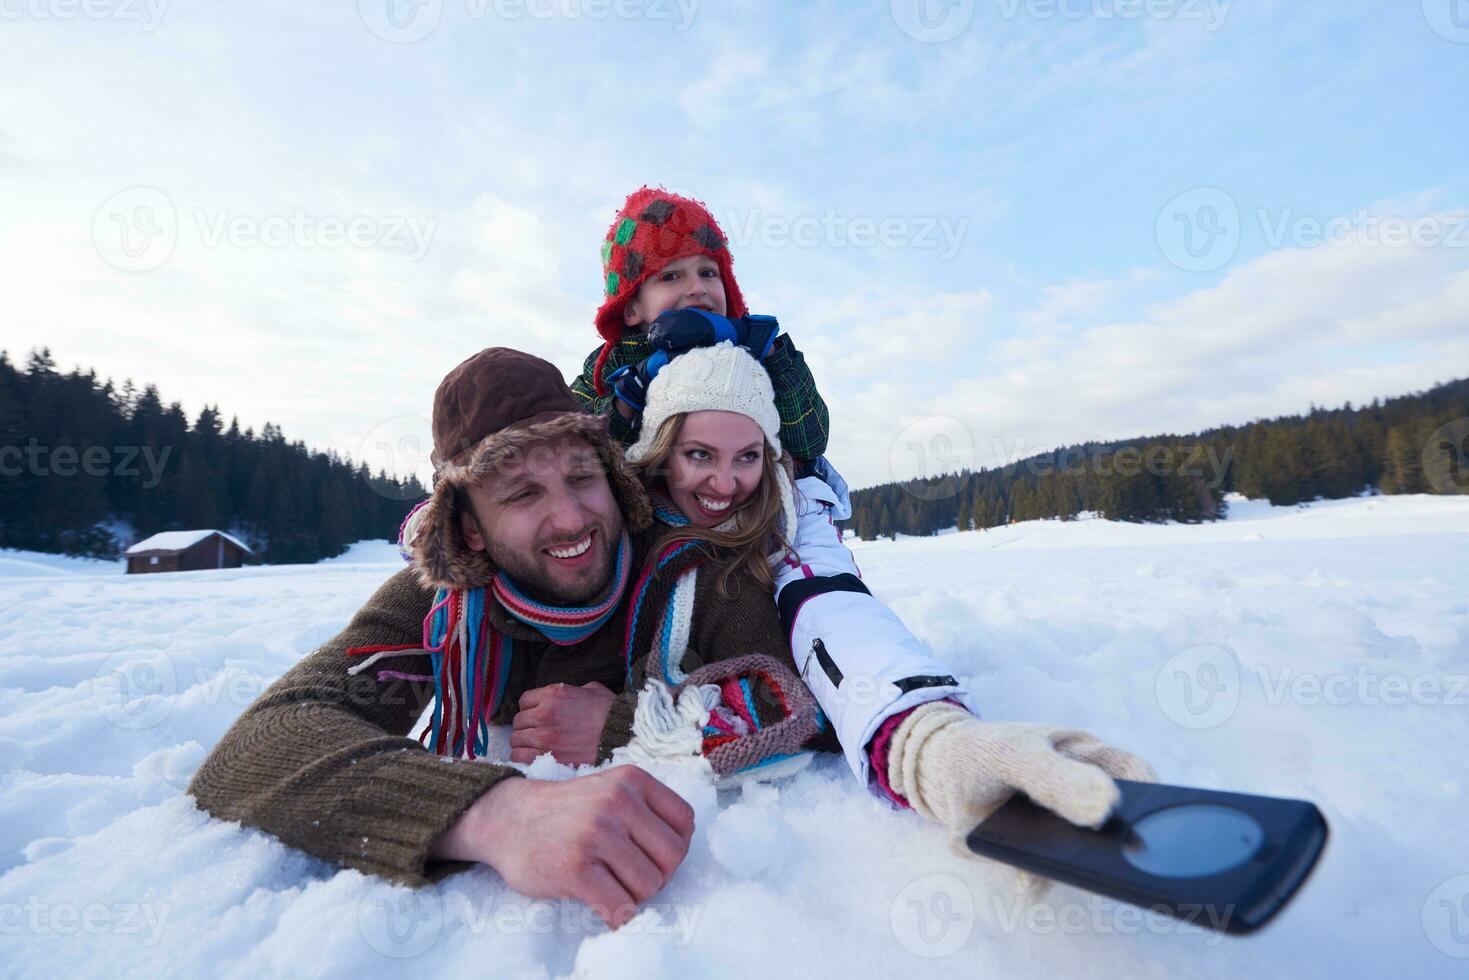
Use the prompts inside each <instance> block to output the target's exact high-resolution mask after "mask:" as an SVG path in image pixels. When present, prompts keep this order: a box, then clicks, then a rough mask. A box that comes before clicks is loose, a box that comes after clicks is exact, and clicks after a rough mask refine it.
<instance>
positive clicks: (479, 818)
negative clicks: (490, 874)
mask: <svg viewBox="0 0 1469 980" xmlns="http://www.w3.org/2000/svg"><path fill="white" fill-rule="evenodd" d="M693 833H694V811H693V809H692V808H691V807H690V806H689V805H688V804H687V803H685V802H684V801H683V799H682V798H681V797H680V796H679V795H678V794H677V793H675V792H673V790H671V789H669V788H668V787H666V786H664V785H663V784H662V783H660V782H658V780H656V779H654V778H653V777H652V776H650V775H648V774H647V773H646V772H644V771H643V770H641V769H639V768H637V767H636V766H616V767H614V768H612V769H607V770H604V771H602V772H597V773H593V774H592V775H590V776H580V777H578V778H576V779H568V780H566V781H564V782H544V781H541V780H535V779H519V778H511V779H506V780H504V781H502V782H500V783H499V784H498V785H497V786H495V788H494V789H492V790H490V791H489V792H488V793H486V794H485V795H484V796H481V797H480V798H479V799H478V800H476V801H475V802H474V804H473V805H471V806H470V808H469V809H468V810H466V811H465V812H464V815H463V816H461V817H460V818H459V820H458V821H457V822H455V824H454V826H452V827H450V828H449V830H448V831H447V832H446V833H445V834H444V835H443V837H441V838H440V839H439V841H438V842H437V843H436V844H435V845H434V848H433V851H432V852H431V853H432V856H433V857H435V858H442V859H449V860H460V861H479V862H482V863H484V864H488V865H489V866H490V867H492V868H494V869H495V870H497V871H498V872H500V875H501V877H503V878H504V879H505V883H506V884H507V885H509V886H510V887H511V888H513V889H515V890H516V891H517V892H520V893H521V894H522V895H527V896H529V897H531V898H574V899H577V900H578V901H581V902H585V903H586V904H587V905H590V906H591V907H592V908H593V909H594V910H596V912H597V914H598V915H600V916H601V917H602V919H603V921H605V922H606V923H607V924H608V925H609V926H611V927H612V928H614V929H615V928H617V927H618V926H620V925H622V924H623V923H625V922H627V921H628V920H629V919H631V918H632V917H633V916H634V915H636V914H637V906H638V905H639V904H641V903H642V902H646V901H647V900H648V899H649V898H652V897H653V896H654V895H656V894H657V893H658V891H659V890H660V889H661V888H662V887H663V886H664V885H665V884H667V883H668V880H669V879H670V878H672V877H673V873H674V871H676V870H677V869H678V866H679V864H680V863H681V862H682V861H683V859H684V856H685V855H686V854H688V851H689V840H690V839H691V838H692V837H693Z"/></svg>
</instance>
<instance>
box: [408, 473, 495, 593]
mask: <svg viewBox="0 0 1469 980" xmlns="http://www.w3.org/2000/svg"><path fill="white" fill-rule="evenodd" d="M459 520H460V518H459V503H458V495H457V494H456V493H455V491H454V486H453V484H451V483H450V482H449V481H448V480H440V481H439V482H438V485H437V486H435V487H434V493H433V496H432V497H430V498H429V501H428V504H427V506H425V507H423V508H422V509H421V510H420V511H419V512H418V513H417V514H415V515H414V520H413V521H412V522H411V523H410V526H409V527H408V528H406V529H405V533H404V543H405V544H406V545H407V547H408V550H409V551H410V552H411V553H412V555H413V567H414V571H415V572H416V573H417V574H418V580H419V581H420V582H422V583H423V584H424V586H426V587H427V588H430V589H450V590H453V589H478V588H481V587H483V586H486V585H489V584H490V580H491V579H493V578H494V577H495V571H496V569H495V565H494V562H492V561H490V556H489V554H488V553H487V552H484V551H475V550H473V549H471V548H470V547H469V545H468V544H467V543H466V542H465V540H464V533H463V531H462V530H461V529H460V527H459Z"/></svg>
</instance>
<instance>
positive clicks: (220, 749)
mask: <svg viewBox="0 0 1469 980" xmlns="http://www.w3.org/2000/svg"><path fill="white" fill-rule="evenodd" d="M663 530H664V531H666V529H663ZM654 533H656V532H654ZM637 544H641V545H642V547H636V548H635V555H636V557H637V560H638V561H639V562H640V561H641V559H642V556H643V555H645V554H646V553H647V551H646V547H647V544H648V543H647V542H646V541H643V542H637ZM634 567H635V568H636V567H638V566H637V565H635V566H634ZM717 578H718V576H717V575H715V574H713V573H712V572H711V573H708V574H701V575H700V576H699V581H698V586H697V588H696V590H695V603H694V604H695V612H694V619H693V623H692V628H691V633H690V638H689V653H688V655H687V657H686V658H685V661H684V663H685V666H686V669H691V668H692V667H693V666H697V664H699V663H710V662H713V661H716V660H724V659H728V658H730V657H737V656H743V655H745V654H750V653H764V654H767V655H770V656H774V657H777V658H779V659H781V660H783V661H785V662H786V663H787V664H788V665H790V666H791V667H792V669H794V664H792V662H791V654H790V648H789V645H788V643H787V640H786V638H785V635H784V633H783V631H782V630H781V626H780V620H779V617H778V615H777V612H776V608H775V603H774V602H773V601H772V599H771V595H770V591H769V590H768V589H765V588H762V587H761V586H760V585H759V583H757V582H755V581H754V580H753V579H750V578H747V577H745V578H742V576H741V575H738V574H737V575H735V576H734V578H735V579H736V580H739V588H738V592H737V594H736V595H735V596H734V597H733V598H726V597H725V596H723V595H722V594H721V593H720V592H719V590H718V587H717V582H716V580H717ZM629 591H631V589H629ZM653 591H654V592H660V591H661V590H659V589H654V590H653ZM650 598H655V597H650ZM432 599H433V594H432V593H431V592H429V591H427V590H426V589H424V588H423V587H422V586H420V585H419V584H418V582H417V580H416V579H415V577H414V575H413V572H412V570H411V569H404V570H403V571H401V572H398V573H397V574H396V575H394V576H393V577H392V578H390V579H388V580H387V581H386V582H384V583H383V585H382V586H381V587H380V588H379V589H378V590H377V592H376V593H374V594H373V596H372V598H371V599H369V600H368V602H367V604H366V605H365V606H363V607H362V608H361V609H360V610H358V612H357V614H356V615H355V616H353V617H352V621H351V622H350V623H348V624H347V627H346V628H345V629H344V630H342V632H340V633H338V634H337V635H336V636H334V637H333V638H332V639H331V640H329V641H327V642H326V644H324V645H323V646H322V647H321V648H320V649H319V650H317V651H316V652H315V653H312V654H311V655H309V656H308V657H306V658H305V659H303V660H302V661H301V662H300V663H298V664H297V665H296V666H295V667H293V668H291V669H290V670H289V671H287V672H286V674H285V675H284V676H283V677H281V678H280V680H278V681H276V683H274V684H273V685H271V687H270V688H269V689H268V690H267V691H266V692H265V693H264V694H262V695H261V696H260V698H259V699H258V700H256V701H255V703H254V704H252V705H250V707H249V708H247V709H246V710H245V712H244V713H243V714H241V715H240V717H239V719H237V720H236V721H235V723H234V725H233V726H231V728H230V730H229V731H228V732H226V733H225V734H224V737H223V738H221V739H220V741H219V744H217V745H216V746H215V747H214V749H213V751H212V752H210V754H209V756H208V758H206V759H205V760H204V764H203V765H202V766H201V767H200V768H199V771H198V772H197V773H196V774H195V775H194V779H193V781H192V782H191V783H190V785H189V793H190V794H191V795H193V796H194V797H195V799H196V800H197V801H198V803H199V805H200V806H201V807H203V808H204V809H205V810H207V811H209V812H210V813H211V814H213V815H214V816H216V817H219V818H221V819H224V820H235V821H239V822H241V823H243V824H246V825H248V826H251V827H258V828H259V829H261V830H264V831H266V832H268V833H270V834H273V835H275V836H276V837H278V838H280V839H281V840H282V841H284V842H285V843H286V844H289V845H291V846H292V847H296V848H299V849H300V850H303V851H305V852H307V853H308V854H312V855H315V856H316V857H319V858H322V859H324V860H327V861H330V862H332V863H335V864H339V865H345V866H347V867H352V868H357V869H359V870H361V871H365V872H370V873H372V874H377V875H381V876H383V877H386V878H390V879H393V880H396V881H401V882H404V883H411V884H422V883H424V882H425V881H426V880H427V881H436V880H439V879H440V878H442V877H444V876H446V875H448V874H452V873H454V872H456V871H461V870H464V869H465V868H468V867H470V865H469V864H467V863H465V862H441V861H429V858H428V854H429V851H430V849H431V848H432V847H433V844H434V842H435V841H436V840H437V839H438V838H439V836H440V835H442V834H443V833H444V831H446V830H447V829H448V828H449V827H450V826H451V825H452V824H453V823H454V821H455V820H457V819H458V818H459V816H460V815H461V814H462V813H463V812H464V811H465V810H466V809H468V808H469V806H470V804H471V803H473V802H474V801H475V800H476V799H478V798H479V797H480V796H481V795H483V794H484V793H486V792H488V791H489V790H490V789H491V788H492V787H493V786H495V785H496V784H497V783H498V782H499V781H500V780H502V779H505V778H508V777H511V776H516V775H518V772H517V771H516V770H515V769H513V768H510V767H509V766H501V765H494V764H490V763H486V762H483V761H473V762H471V761H469V760H466V759H445V758H442V757H439V756H437V755H435V754H433V753H432V752H430V751H429V750H427V749H425V748H423V747H422V746H421V745H420V744H419V743H418V741H417V740H416V738H410V737H406V736H408V735H410V729H411V728H412V726H413V724H414V722H415V721H416V720H417V719H418V717H419V716H420V715H421V714H422V712H423V709H424V707H425V706H426V705H427V704H428V702H429V701H430V700H431V699H432V698H433V685H432V684H427V683H423V682H413V681H403V680H392V679H389V680H386V681H381V682H380V681H378V680H377V678H376V675H375V673H374V672H373V671H372V669H371V668H369V669H368V670H367V671H363V672H362V673H361V674H358V675H356V676H350V675H348V673H347V668H348V667H349V666H351V665H352V664H353V663H356V662H359V661H349V660H348V658H347V656H346V651H347V650H348V649H349V648H353V647H362V646H404V645H407V644H417V643H419V642H421V639H422V634H423V619H424V617H425V616H426V615H427V614H428V611H429V608H430V606H431V605H432ZM655 601H656V598H655ZM488 608H489V615H490V617H491V622H492V624H493V626H494V627H495V628H496V629H499V630H501V631H502V632H504V633H505V634H507V635H509V636H511V637H512V638H513V639H514V641H515V643H514V659H513V660H512V662H511V666H510V673H509V680H508V687H507V691H506V696H505V699H504V701H503V702H502V705H501V710H500V712H499V713H498V714H497V715H496V717H495V719H494V721H495V722H496V723H497V724H509V722H510V719H511V718H512V717H513V716H514V714H515V712H516V711H517V710H518V702H519V700H520V696H521V695H522V694H523V693H525V692H526V691H528V690H530V689H532V688H536V687H543V686H546V685H548V684H554V683H557V682H564V683H567V684H585V683H588V682H591V681H598V682H600V683H602V684H605V685H606V686H607V687H608V688H610V689H611V690H613V691H615V692H621V693H620V694H619V696H618V698H617V699H616V701H615V702H614V704H613V707H612V711H611V712H610V714H609V716H608V719H607V725H606V728H605V729H604V731H603V736H602V745H601V749H600V757H601V758H604V759H605V758H606V757H607V756H608V755H610V753H611V751H612V749H613V748H614V747H616V746H618V745H624V744H626V743H627V742H628V741H629V739H630V738H631V724H632V714H633V708H634V707H635V706H636V691H625V692H624V691H623V686H624V671H625V668H624V663H623V660H622V655H621V643H622V638H623V635H624V628H625V615H626V605H624V608H623V609H622V610H620V611H619V613H618V614H617V615H614V616H613V618H612V619H611V620H609V621H608V623H607V624H606V625H605V626H603V627H602V629H600V630H599V631H597V632H596V633H594V634H593V635H592V636H590V637H588V638H587V639H586V640H584V641H583V642H581V643H580V644H577V645H576V646H568V647H558V646H555V645H553V644H551V643H550V642H549V641H547V640H546V639H545V638H544V637H543V636H542V635H541V634H540V633H538V632H536V631H535V630H533V629H532V628H530V627H527V626H525V625H524V624H522V623H520V622H518V621H516V620H514V619H512V618H510V617H509V616H508V615H507V614H506V613H505V612H504V610H503V609H502V608H501V607H500V606H499V605H498V604H496V603H491V604H489V607H488ZM640 632H642V630H640ZM392 667H393V669H394V670H398V671H402V672H404V673H409V674H431V673H432V672H433V671H432V668H431V666H430V661H429V657H428V655H427V654H424V655H423V656H422V658H417V657H400V658H395V659H394V661H393V663H392ZM641 676H642V672H641V671H638V674H637V677H638V678H640V677H641ZM411 734H412V735H415V736H416V735H417V734H418V733H417V732H412V733H411ZM810 744H811V747H813V748H824V749H827V750H834V751H835V750H839V749H838V747H837V746H836V742H835V740H834V739H832V738H830V737H829V736H827V737H824V738H818V740H817V741H813V742H812V743H810Z"/></svg>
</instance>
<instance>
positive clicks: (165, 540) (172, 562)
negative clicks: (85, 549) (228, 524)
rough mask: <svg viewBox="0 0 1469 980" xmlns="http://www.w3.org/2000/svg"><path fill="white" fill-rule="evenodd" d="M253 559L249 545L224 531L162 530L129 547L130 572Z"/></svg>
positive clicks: (233, 564) (193, 567)
mask: <svg viewBox="0 0 1469 980" xmlns="http://www.w3.org/2000/svg"><path fill="white" fill-rule="evenodd" d="M254 558H255V552H253V551H251V550H250V548H249V546H248V545H246V544H245V543H244V542H243V541H241V540H240V539H239V538H236V537H234V536H233V535H229V534H225V533H224V532H223V531H163V532H161V533H159V534H155V535H153V536H152V537H151V538H144V539H143V540H142V541H139V542H138V543H137V544H135V545H133V546H132V547H131V548H129V549H128V550H127V560H128V574H129V575H134V574H139V575H141V574H144V573H147V572H195V571H200V570H202V569H207V568H239V567H240V566H241V565H243V564H244V563H245V562H246V561H252V560H253V559H254Z"/></svg>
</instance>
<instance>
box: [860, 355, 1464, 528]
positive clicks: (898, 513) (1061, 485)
mask: <svg viewBox="0 0 1469 980" xmlns="http://www.w3.org/2000/svg"><path fill="white" fill-rule="evenodd" d="M1374 488H1375V489H1376V490H1377V491H1378V492H1381V493H1384V494H1401V493H1469V379H1465V380H1460V381H1453V382H1450V383H1448V384H1443V385H1438V386H1436V387H1434V388H1432V389H1430V390H1428V391H1424V392H1417V393H1414V394H1410V395H1404V396H1402V397H1400V398H1390V399H1388V400H1386V401H1380V400H1374V401H1373V402H1372V403H1371V404H1370V405H1366V406H1361V407H1357V408H1354V407H1353V406H1352V405H1351V403H1350V402H1348V403H1347V404H1346V405H1344V406H1342V407H1341V408H1336V409H1327V408H1318V407H1315V406H1312V407H1311V409H1310V411H1309V412H1307V413H1306V414H1304V415H1289V416H1281V417H1278V418H1274V419H1268V420H1257V421H1255V422H1252V423H1249V424H1248V425H1243V426H1222V427H1218V428H1213V429H1209V430H1206V431H1204V432H1199V433H1195V434H1192V435H1185V436H1179V435H1162V436H1154V437H1148V438H1143V439H1134V440H1126V441H1121V442H1112V443H1083V444H1080V445H1073V446H1067V447H1065V448H1062V449H1058V450H1056V451H1055V452H1050V453H1040V454H1037V455H1034V456H1031V457H1029V458H1027V459H1024V460H1021V461H1019V462H1016V463H1010V464H1008V465H1005V466H1001V467H997V468H993V469H983V470H979V471H978V472H975V471H970V470H960V471H959V472H956V473H951V474H944V475H940V476H933V477H927V478H923V479H914V480H905V481H902V482H895V483H885V484H882V485H880V486H876V487H870V488H867V489H864V490H858V491H855V492H854V493H853V494H852V517H851V519H850V520H848V521H844V522H843V527H844V528H846V529H850V530H853V531H855V532H856V533H857V534H858V536H860V537H861V538H862V539H863V540H866V541H871V540H873V539H875V538H879V537H894V536H896V535H898V534H911V535H929V534H935V533H937V532H938V531H941V530H945V529H947V528H953V527H957V528H958V529H959V530H961V531H967V530H984V529H987V528H991V527H997V526H999V525H1001V524H1008V523H1012V522H1016V521H1028V520H1037V519H1045V518H1060V519H1062V520H1071V519H1073V518H1075V517H1076V516H1077V515H1078V514H1081V513H1083V512H1091V513H1094V514H1096V515H1097V516H1099V517H1103V518H1107V519H1110V520H1121V521H1134V522H1150V521H1181V522H1186V523H1196V522H1199V521H1206V520H1215V519H1217V518H1219V517H1221V516H1223V515H1224V512H1225V502H1224V496H1225V494H1228V493H1240V494H1242V495H1243V496H1245V497H1247V498H1250V499H1256V500H1258V499H1263V500H1268V501H1270V502H1271V503H1272V504H1276V505H1281V506H1286V505H1292V504H1297V503H1302V502H1305V501H1310V500H1317V499H1335V498H1341V497H1349V496H1355V495H1357V494H1360V493H1362V492H1363V491H1365V490H1369V489H1374Z"/></svg>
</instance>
